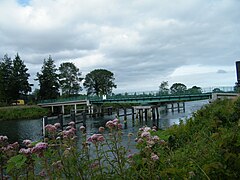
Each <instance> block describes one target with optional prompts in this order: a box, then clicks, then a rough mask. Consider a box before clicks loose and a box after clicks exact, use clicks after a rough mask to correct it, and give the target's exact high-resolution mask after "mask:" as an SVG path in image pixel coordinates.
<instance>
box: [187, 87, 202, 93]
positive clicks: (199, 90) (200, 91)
mask: <svg viewBox="0 0 240 180" xmlns="http://www.w3.org/2000/svg"><path fill="white" fill-rule="evenodd" d="M187 92H188V93H189V94H201V93H202V88H201V87H198V86H193V87H191V88H189V89H188V90H187Z"/></svg>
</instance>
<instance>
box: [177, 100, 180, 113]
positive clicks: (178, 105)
mask: <svg viewBox="0 0 240 180" xmlns="http://www.w3.org/2000/svg"><path fill="white" fill-rule="evenodd" d="M177 109H178V112H180V104H179V102H178V103H177Z"/></svg>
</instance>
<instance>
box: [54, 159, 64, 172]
mask: <svg viewBox="0 0 240 180" xmlns="http://www.w3.org/2000/svg"><path fill="white" fill-rule="evenodd" d="M52 166H53V167H55V168H56V169H58V170H61V169H63V165H62V162H61V161H57V162H54V163H53V164H52Z"/></svg>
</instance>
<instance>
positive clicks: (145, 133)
mask: <svg viewBox="0 0 240 180" xmlns="http://www.w3.org/2000/svg"><path fill="white" fill-rule="evenodd" d="M141 137H142V138H149V137H150V132H146V131H143V133H142V134H141Z"/></svg>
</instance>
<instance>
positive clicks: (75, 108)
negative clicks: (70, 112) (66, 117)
mask: <svg viewBox="0 0 240 180" xmlns="http://www.w3.org/2000/svg"><path fill="white" fill-rule="evenodd" d="M74 112H75V114H76V113H77V104H74Z"/></svg>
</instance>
